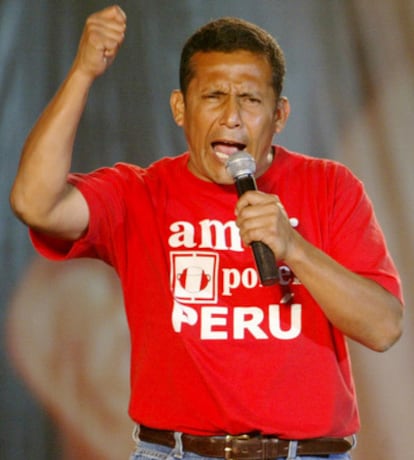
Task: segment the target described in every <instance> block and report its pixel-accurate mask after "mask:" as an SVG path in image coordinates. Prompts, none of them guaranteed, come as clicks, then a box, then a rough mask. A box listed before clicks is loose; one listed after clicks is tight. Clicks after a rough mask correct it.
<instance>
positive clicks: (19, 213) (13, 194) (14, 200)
mask: <svg viewBox="0 0 414 460" xmlns="http://www.w3.org/2000/svg"><path fill="white" fill-rule="evenodd" d="M9 204H10V208H11V210H12V211H13V213H14V215H15V216H16V217H17V218H18V219H20V220H21V221H22V222H24V223H26V222H25V215H26V214H27V213H26V212H25V205H24V200H23V199H22V197H21V194H20V193H19V191H18V189H17V187H16V185H14V186H13V188H12V189H11V191H10V195H9Z"/></svg>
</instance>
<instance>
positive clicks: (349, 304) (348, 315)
mask: <svg viewBox="0 0 414 460" xmlns="http://www.w3.org/2000/svg"><path fill="white" fill-rule="evenodd" d="M294 239H295V240H296V241H295V243H294V244H295V251H292V253H291V257H290V259H289V260H287V261H286V262H287V263H288V264H289V266H290V267H291V269H292V270H293V271H294V272H295V275H296V276H297V277H298V279H299V280H300V281H301V282H302V283H303V285H305V286H306V288H307V289H308V290H309V292H310V293H311V295H312V296H313V297H314V299H315V300H316V301H317V302H318V304H319V305H320V306H321V308H322V309H323V310H324V313H325V314H326V316H327V318H328V319H329V320H330V321H331V322H332V324H333V325H335V326H336V327H337V328H338V329H340V330H341V331H342V332H344V334H346V335H347V336H348V337H350V338H352V339H354V340H356V341H358V342H360V343H362V344H363V345H365V346H367V347H369V348H371V349H373V350H376V351H385V350H386V349H388V348H389V347H390V346H391V345H392V344H393V343H394V342H396V341H397V340H398V338H399V337H400V335H401V322H402V306H401V304H400V302H399V301H398V300H397V299H396V298H395V297H394V296H393V295H392V294H390V293H389V292H388V291H386V290H385V289H384V288H382V287H381V286H380V285H378V284H377V283H375V282H374V281H372V280H370V279H367V278H365V277H362V276H359V275H357V274H355V273H352V272H351V271H349V270H347V269H346V268H344V267H343V266H342V265H340V264H339V263H337V262H336V261H334V260H333V259H332V258H330V257H329V256H328V255H326V254H325V253H324V252H322V251H320V250H319V249H317V248H315V247H314V246H312V245H311V244H310V243H308V242H306V241H305V240H304V239H303V238H302V237H301V236H300V235H299V234H297V233H296V234H295V237H294Z"/></svg>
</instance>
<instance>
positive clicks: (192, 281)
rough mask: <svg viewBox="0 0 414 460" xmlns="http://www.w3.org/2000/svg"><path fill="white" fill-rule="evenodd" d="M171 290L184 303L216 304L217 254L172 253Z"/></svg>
mask: <svg viewBox="0 0 414 460" xmlns="http://www.w3.org/2000/svg"><path fill="white" fill-rule="evenodd" d="M170 260H171V290H172V292H173V295H174V297H175V299H176V300H178V301H179V302H186V303H215V302H217V273H218V254H216V253H213V252H202V251H194V252H192V251H173V252H171V253H170Z"/></svg>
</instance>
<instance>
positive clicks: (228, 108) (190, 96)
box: [171, 51, 289, 184]
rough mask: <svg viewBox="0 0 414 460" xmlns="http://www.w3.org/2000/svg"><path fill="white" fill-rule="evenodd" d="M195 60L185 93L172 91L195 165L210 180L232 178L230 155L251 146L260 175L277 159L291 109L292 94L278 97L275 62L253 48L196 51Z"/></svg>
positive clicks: (192, 168) (177, 117)
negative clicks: (275, 150)
mask: <svg viewBox="0 0 414 460" xmlns="http://www.w3.org/2000/svg"><path fill="white" fill-rule="evenodd" d="M191 63H192V67H193V70H194V76H193V78H192V80H191V81H190V84H189V86H188V89H187V93H186V95H185V99H184V96H183V94H182V93H181V92H179V91H175V92H173V94H172V96H171V106H172V110H173V114H174V118H175V120H176V122H177V124H178V125H179V126H182V127H183V129H184V132H185V135H186V139H187V143H188V146H189V150H190V160H189V164H188V167H189V169H190V171H191V172H192V173H193V174H195V175H196V176H197V177H199V178H201V179H204V180H207V181H213V182H217V183H220V184H225V183H231V182H232V179H231V177H230V176H229V175H228V174H227V172H226V169H225V164H226V161H227V159H228V156H229V155H230V154H232V153H234V152H236V151H237V150H246V151H247V152H249V153H250V154H251V155H252V156H253V158H254V159H255V160H256V169H257V173H256V175H257V176H260V175H261V174H263V173H264V171H266V169H267V168H268V167H269V165H270V163H271V161H272V155H271V144H272V139H273V135H274V134H275V133H278V132H280V131H281V130H282V129H283V126H284V124H285V122H286V119H287V116H288V113H289V107H288V102H287V100H286V99H284V98H281V99H280V100H277V98H276V95H275V93H274V90H273V87H272V72H271V67H270V64H269V63H268V62H267V60H266V59H265V58H264V57H263V56H260V55H256V54H253V53H250V52H248V51H236V52H232V53H222V52H208V53H197V54H195V55H194V56H193V58H192V60H191Z"/></svg>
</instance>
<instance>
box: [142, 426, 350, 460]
mask: <svg viewBox="0 0 414 460" xmlns="http://www.w3.org/2000/svg"><path fill="white" fill-rule="evenodd" d="M139 439H140V440H141V441H145V442H150V443H154V444H161V445H164V446H168V447H171V448H173V447H174V446H175V438H174V432H173V431H165V430H154V429H152V428H148V427H146V426H143V425H140V427H139ZM181 439H182V443H183V450H184V451H188V452H193V453H195V454H198V455H201V456H203V457H217V458H225V459H226V460H230V459H233V460H239V459H240V460H264V459H272V458H273V459H274V458H276V457H286V456H287V455H288V451H289V443H290V440H287V439H280V438H277V437H273V436H261V435H256V434H252V435H250V434H242V435H236V436H232V435H226V436H194V435H190V434H183V435H182V438H181ZM351 448H352V444H351V443H350V442H349V441H348V440H347V439H344V438H314V439H306V440H300V441H298V445H297V451H296V453H297V455H329V454H342V453H345V452H348V451H349V450H350V449H351Z"/></svg>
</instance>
